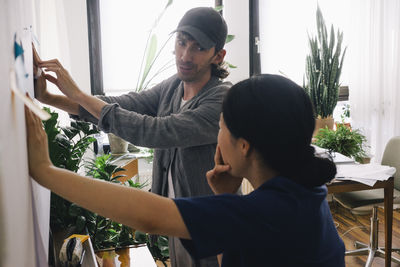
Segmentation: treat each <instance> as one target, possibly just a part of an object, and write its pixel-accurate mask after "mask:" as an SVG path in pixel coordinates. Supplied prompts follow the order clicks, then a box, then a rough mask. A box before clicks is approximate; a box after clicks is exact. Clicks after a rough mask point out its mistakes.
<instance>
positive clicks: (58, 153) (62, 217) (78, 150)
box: [43, 108, 98, 231]
mask: <svg viewBox="0 0 400 267" xmlns="http://www.w3.org/2000/svg"><path fill="white" fill-rule="evenodd" d="M44 109H45V110H46V111H47V112H48V113H50V115H51V118H50V119H49V120H47V121H44V122H43V125H44V129H45V131H46V133H47V139H48V144H49V155H50V160H51V161H52V163H53V164H54V166H56V167H59V168H63V169H67V170H70V171H73V172H77V171H78V169H79V167H80V163H81V161H82V157H83V155H84V153H85V152H86V150H87V149H88V147H89V146H90V144H92V143H93V142H94V141H95V140H96V139H95V138H94V137H93V136H92V135H93V134H95V133H97V132H98V131H97V130H94V129H90V124H89V123H86V122H79V121H71V126H69V127H59V126H58V122H57V119H58V114H57V113H56V112H52V111H51V110H50V109H49V108H44ZM71 204H72V203H71V202H69V201H67V200H65V199H63V198H62V197H60V196H58V195H56V194H54V193H51V203H50V226H51V229H52V231H57V230H60V229H66V228H68V227H70V226H71V225H75V221H74V219H73V218H72V217H71V216H69V213H68V210H69V208H70V206H71Z"/></svg>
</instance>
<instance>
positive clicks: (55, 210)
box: [43, 108, 169, 264]
mask: <svg viewBox="0 0 400 267" xmlns="http://www.w3.org/2000/svg"><path fill="white" fill-rule="evenodd" d="M44 109H45V110H46V111H47V112H48V113H49V114H50V115H51V118H50V119H49V120H47V121H43V125H44V128H45V131H46V133H47V137H48V143H49V155H50V159H51V161H52V163H53V164H54V165H55V166H57V167H60V168H64V169H68V170H71V171H74V172H77V171H78V169H79V168H80V167H81V161H82V157H83V155H84V153H85V152H86V150H87V149H88V148H89V145H90V144H91V143H93V142H94V141H95V138H93V137H92V135H93V134H95V133H98V131H97V130H94V129H90V124H89V123H86V122H79V121H71V126H68V127H60V126H59V125H58V113H56V112H53V111H51V110H50V109H49V108H44ZM110 159H111V157H110V155H103V156H100V157H97V158H96V159H95V160H91V161H89V162H87V163H86V166H85V167H86V170H87V174H88V175H90V176H92V177H93V178H95V179H102V180H105V181H108V182H113V183H120V184H124V185H126V186H130V187H135V188H142V187H143V186H145V184H140V183H135V182H133V181H132V180H130V179H129V180H127V182H125V183H122V182H120V181H119V180H118V178H121V177H123V176H122V175H114V173H116V172H118V171H122V170H123V169H122V168H119V167H117V166H116V165H113V164H111V161H110ZM50 225H51V229H52V231H53V232H54V231H60V230H65V229H69V228H74V231H76V232H78V233H83V234H89V235H90V237H91V241H92V244H93V247H94V248H95V249H101V248H109V247H122V246H127V245H131V244H142V243H146V242H147V243H148V246H149V249H150V251H151V253H152V255H153V257H154V258H155V259H158V260H161V261H162V262H164V264H165V261H166V260H167V259H168V258H169V250H168V239H167V237H164V236H159V237H158V238H157V240H156V242H153V243H151V244H150V242H149V238H148V235H147V234H145V233H142V232H139V231H137V233H136V234H133V231H132V229H130V228H129V227H127V226H124V225H122V224H119V223H117V222H114V221H112V220H110V219H108V218H105V217H102V216H99V215H97V214H96V213H93V212H91V211H88V210H86V209H83V208H81V207H79V206H78V205H76V204H74V203H71V202H69V201H67V200H65V199H63V198H62V197H60V196H58V195H56V194H54V193H52V196H51V213H50Z"/></svg>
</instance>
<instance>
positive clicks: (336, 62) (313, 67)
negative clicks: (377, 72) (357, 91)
mask: <svg viewBox="0 0 400 267" xmlns="http://www.w3.org/2000/svg"><path fill="white" fill-rule="evenodd" d="M316 19H317V36H316V37H312V36H311V37H310V36H309V37H308V39H309V47H310V54H309V55H307V58H306V81H304V82H303V87H304V89H305V91H306V92H307V94H308V95H309V96H310V99H311V102H312V103H313V106H314V112H315V116H316V118H322V119H325V118H332V114H333V110H334V109H335V106H336V103H337V101H338V95H339V86H340V82H339V79H340V74H341V71H342V67H343V59H344V55H345V54H346V48H345V49H344V51H343V53H342V41H343V32H340V31H339V30H338V31H337V34H336V39H335V31H334V28H333V25H332V26H331V30H330V34H329V36H328V32H327V29H326V26H325V21H324V18H323V16H322V13H321V10H320V8H319V6H318V8H317V13H316ZM331 125H332V126H333V119H332V122H331Z"/></svg>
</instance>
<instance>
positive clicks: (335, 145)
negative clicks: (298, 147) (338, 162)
mask: <svg viewBox="0 0 400 267" xmlns="http://www.w3.org/2000/svg"><path fill="white" fill-rule="evenodd" d="M366 141H367V139H366V137H365V136H364V135H363V134H362V133H361V132H360V131H359V130H352V129H350V128H349V127H346V126H345V125H343V124H338V128H337V129H336V131H334V130H331V129H328V128H327V127H325V128H322V129H319V131H318V133H317V135H316V136H315V137H314V142H313V143H314V144H315V145H317V146H319V147H322V148H326V149H328V150H331V151H334V152H339V153H340V154H343V155H345V156H347V157H351V158H353V159H354V160H356V161H358V162H360V163H367V162H365V159H366V158H367V153H366V151H365V147H366V145H365V143H366Z"/></svg>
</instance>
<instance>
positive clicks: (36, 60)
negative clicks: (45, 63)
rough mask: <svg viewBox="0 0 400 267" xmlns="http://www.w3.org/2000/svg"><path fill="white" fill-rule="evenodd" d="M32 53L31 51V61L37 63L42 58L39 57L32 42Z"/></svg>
mask: <svg viewBox="0 0 400 267" xmlns="http://www.w3.org/2000/svg"><path fill="white" fill-rule="evenodd" d="M32 53H33V62H34V63H36V64H39V63H40V62H42V60H41V59H40V57H39V54H38V53H37V51H36V48H35V45H34V44H33V43H32Z"/></svg>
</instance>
